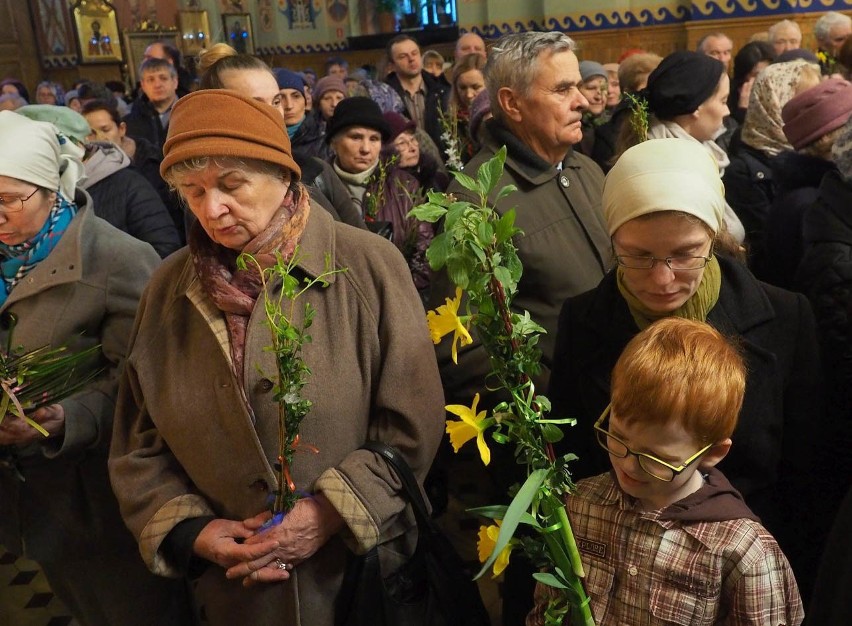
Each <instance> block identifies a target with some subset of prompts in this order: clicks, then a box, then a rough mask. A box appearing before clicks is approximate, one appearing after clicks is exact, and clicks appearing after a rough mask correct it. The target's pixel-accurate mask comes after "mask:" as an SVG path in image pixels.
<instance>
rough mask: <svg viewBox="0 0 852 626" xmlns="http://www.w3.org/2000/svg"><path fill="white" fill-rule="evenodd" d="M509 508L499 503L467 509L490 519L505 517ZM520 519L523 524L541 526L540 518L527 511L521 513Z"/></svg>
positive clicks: (471, 512)
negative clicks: (537, 518)
mask: <svg viewBox="0 0 852 626" xmlns="http://www.w3.org/2000/svg"><path fill="white" fill-rule="evenodd" d="M508 509H509V507H507V506H506V505H505V504H497V505H492V506H478V507H475V508H473V509H467V510H466V511H467V512H468V513H470V514H471V515H479V516H480V517H487V518H488V519H503V518H505V517H506V511H507V510H508ZM518 521H519V523H521V524H528V525H529V526H534V527H535V528H541V524H539V523H538V520H536V518H534V517H533V516H532V515H530V514H529V513H527V512H526V511H524V512H523V513H522V514H521V518H520V520H518Z"/></svg>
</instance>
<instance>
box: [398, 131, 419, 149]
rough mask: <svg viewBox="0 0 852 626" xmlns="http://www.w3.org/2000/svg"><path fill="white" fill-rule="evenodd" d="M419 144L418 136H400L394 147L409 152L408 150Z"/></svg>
mask: <svg viewBox="0 0 852 626" xmlns="http://www.w3.org/2000/svg"><path fill="white" fill-rule="evenodd" d="M418 144H419V142H418V141H417V136H416V135H410V136H408V137H404V136H402V135H400V136H399V137H397V138H396V139H394V142H393V147H394V148H396V149H397V150H407V149H408V148H414V147H416V146H417V145H418Z"/></svg>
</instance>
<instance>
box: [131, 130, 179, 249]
mask: <svg viewBox="0 0 852 626" xmlns="http://www.w3.org/2000/svg"><path fill="white" fill-rule="evenodd" d="M134 141H135V142H136V152H135V153H134V154H133V159H132V163H131V164H130V167H131V168H132V169H134V170H136V171H137V172H139V173H140V174H142V176H144V177H145V180H147V181H148V182H149V183H150V184H151V186H152V187H153V188H154V191H156V192H157V195H158V196H160V200H162V201H163V204H164V205H165V206H166V210H167V211H168V212H169V215H170V216H171V218H172V221H173V222H174V223H175V227H176V228H177V231H178V237H179V238H180V242H181V244H185V243H186V219H187V217H186V216H187V211H185V210H184V208H183V204H182V203H181V201H180V197H179V196H178V194H177V193H176V192H174V191H172V190H171V189H169V186H168V184H167V183H166V181H164V180H163V177H162V176H160V163H162V161H163V151H162V149H161V148H158V147H157V146H155V145H154V144H152V143H151V142H150V141H148V140H147V139H141V138H139V139H134Z"/></svg>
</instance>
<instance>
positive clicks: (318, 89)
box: [311, 76, 349, 102]
mask: <svg viewBox="0 0 852 626" xmlns="http://www.w3.org/2000/svg"><path fill="white" fill-rule="evenodd" d="M329 91H339V92H340V93H342V94H343V97H344V98H345V97H346V96H348V95H349V91H348V90H347V89H346V83H344V82H343V79H342V78H338V77H337V76H324V77H323V78H320V79H319V80H318V81H317V84H316V85H314V89H313V91H312V92H311V94H312V95H313V98H314V101H315V102H319V101H320V100H322V97H323V95H325V94H326V93H328V92H329Z"/></svg>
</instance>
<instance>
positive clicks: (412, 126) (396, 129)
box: [382, 111, 417, 141]
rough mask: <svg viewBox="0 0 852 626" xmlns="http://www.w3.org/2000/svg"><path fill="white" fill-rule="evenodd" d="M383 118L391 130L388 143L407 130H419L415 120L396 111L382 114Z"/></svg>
mask: <svg viewBox="0 0 852 626" xmlns="http://www.w3.org/2000/svg"><path fill="white" fill-rule="evenodd" d="M382 117H384V118H385V122H387V124H388V128H389V129H390V136H389V137H388V138H387V141H393V140H394V139H396V138H397V137H399V136H400V135H401V134H402V133H404V132H405V131H407V130H410V131H414V130H416V129H417V124H416V123H415V122H414V121H413V120H410V119H408V118H407V117H405V116H403V115H400V114H399V113H397V112H395V111H385V112H384V113H382Z"/></svg>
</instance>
